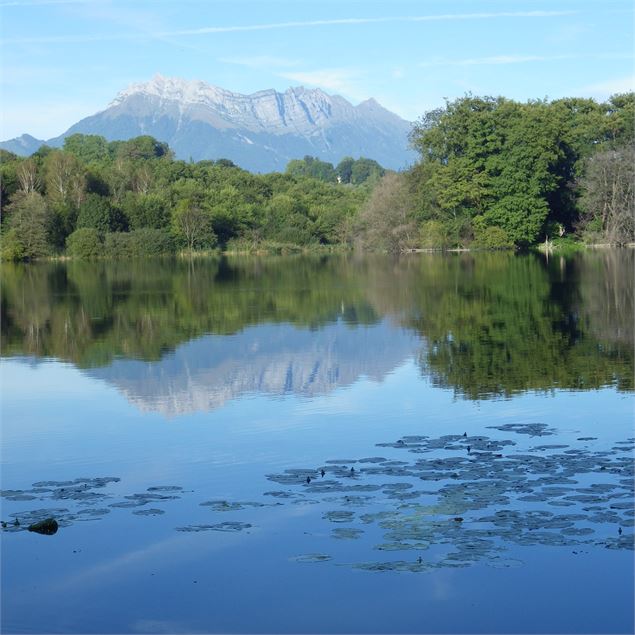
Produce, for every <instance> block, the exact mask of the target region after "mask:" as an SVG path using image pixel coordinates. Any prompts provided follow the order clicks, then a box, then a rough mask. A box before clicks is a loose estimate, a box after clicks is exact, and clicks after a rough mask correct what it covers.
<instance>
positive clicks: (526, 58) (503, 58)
mask: <svg viewBox="0 0 635 635" xmlns="http://www.w3.org/2000/svg"><path fill="white" fill-rule="evenodd" d="M632 57H633V55H632V54H630V53H598V54H592V55H573V54H567V55H492V56H489V57H469V58H464V59H449V58H443V57H436V58H433V59H430V60H426V61H425V62H421V63H420V64H419V66H420V67H422V68H428V67H435V66H496V65H500V64H527V63H529V62H557V61H561V60H584V59H587V60H590V59H597V60H620V59H632Z"/></svg>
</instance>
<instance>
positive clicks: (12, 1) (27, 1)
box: [0, 0, 100, 9]
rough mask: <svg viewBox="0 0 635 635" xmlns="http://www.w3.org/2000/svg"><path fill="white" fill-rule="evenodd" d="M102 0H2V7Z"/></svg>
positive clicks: (87, 2)
mask: <svg viewBox="0 0 635 635" xmlns="http://www.w3.org/2000/svg"><path fill="white" fill-rule="evenodd" d="M99 1H100V0H22V1H20V0H9V2H0V9H4V8H5V7H18V8H19V7H41V6H46V5H56V4H94V3H95V2H99Z"/></svg>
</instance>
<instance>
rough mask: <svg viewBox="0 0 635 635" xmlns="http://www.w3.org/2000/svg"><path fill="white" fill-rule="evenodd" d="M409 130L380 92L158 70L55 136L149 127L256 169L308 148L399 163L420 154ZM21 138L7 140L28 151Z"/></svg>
mask: <svg viewBox="0 0 635 635" xmlns="http://www.w3.org/2000/svg"><path fill="white" fill-rule="evenodd" d="M409 130H410V124H409V123H408V122H407V121H404V120H403V119H401V118H400V117H398V116H397V115H395V114H393V113H391V112H390V111H388V110H386V109H385V108H383V107H382V106H380V105H379V104H378V103H377V102H376V101H375V100H373V99H369V100H367V101H364V102H362V103H361V104H359V105H357V106H353V105H352V104H351V103H350V102H348V101H347V100H346V99H344V98H343V97H340V96H337V95H328V94H326V93H325V92H323V91H322V90H319V89H315V90H310V89H307V88H304V87H296V88H289V89H288V90H287V91H285V92H284V93H278V92H276V91H275V90H263V91H259V92H257V93H253V94H252V95H241V94H238V93H233V92H231V91H228V90H224V89H223V88H218V87H216V86H211V85H210V84H207V83H205V82H202V81H186V80H183V79H173V78H166V77H162V76H160V75H157V76H156V77H154V78H153V79H152V80H150V81H149V82H144V83H140V84H133V85H131V86H129V87H128V88H126V89H125V90H123V91H121V92H120V93H119V94H118V95H117V97H116V98H115V99H114V100H113V101H112V102H111V104H110V105H109V107H108V108H106V110H103V111H101V112H99V113H97V114H95V115H92V116H91V117H86V118H85V119H82V120H81V121H79V122H78V123H76V124H75V125H73V126H71V128H69V129H68V130H67V131H66V132H65V133H64V134H63V135H61V136H60V137H57V138H55V139H51V140H49V141H48V143H49V144H50V145H53V146H57V145H62V144H63V140H64V137H66V136H68V135H71V134H74V133H78V132H79V133H83V134H98V135H102V136H104V137H106V139H108V140H110V141H113V140H117V139H129V138H131V137H135V136H138V135H144V134H147V135H152V136H153V137H156V138H157V139H159V140H160V141H165V142H167V143H168V144H169V145H170V147H171V148H172V150H174V152H175V154H176V156H177V158H180V159H186V160H188V159H193V160H195V161H198V160H201V159H219V158H227V159H231V160H232V161H234V162H235V163H237V164H238V165H240V166H241V167H243V168H245V169H248V170H252V171H257V172H269V171H274V170H283V169H284V168H285V166H286V164H287V163H288V162H289V161H290V160H291V159H298V158H302V157H303V156H305V155H307V154H308V155H312V156H317V157H319V158H320V159H322V160H324V161H331V162H334V163H337V162H339V161H340V160H341V159H342V158H343V157H345V156H353V157H355V158H356V157H359V156H365V157H368V158H371V159H375V160H376V161H378V162H379V163H381V164H382V165H384V166H385V167H389V168H393V169H399V168H403V167H405V166H407V165H408V164H409V163H411V162H412V161H413V159H414V154H413V153H412V151H411V150H410V149H409V148H408V132H409ZM16 141H17V140H15V139H13V140H10V141H7V142H3V143H2V144H0V147H5V148H6V149H8V150H11V151H13V152H16V151H17V152H18V153H19V154H24V152H20V145H19V144H18V143H16ZM28 145H29V149H30V148H31V147H32V146H33V144H32V143H30V144H28Z"/></svg>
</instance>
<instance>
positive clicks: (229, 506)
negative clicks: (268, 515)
mask: <svg viewBox="0 0 635 635" xmlns="http://www.w3.org/2000/svg"><path fill="white" fill-rule="evenodd" d="M273 504H274V505H276V504H278V505H279V504H280V503H273ZM199 505H201V506H202V507H211V508H212V510H213V511H215V512H234V511H239V510H241V509H246V508H248V507H267V506H268V505H267V503H253V502H245V501H241V502H237V501H236V502H233V503H230V502H229V501H226V500H215V501H205V502H203V503H199Z"/></svg>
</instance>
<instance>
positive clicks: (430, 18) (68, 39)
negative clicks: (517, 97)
mask: <svg viewBox="0 0 635 635" xmlns="http://www.w3.org/2000/svg"><path fill="white" fill-rule="evenodd" d="M67 1H70V0H67ZM576 13H577V12H576V11H499V12H491V13H444V14H436V15H434V14H433V15H419V16H397V17H395V16H387V17H379V18H337V19H332V20H305V21H301V22H272V23H265V24H242V25H234V26H207V27H199V28H196V29H177V30H169V31H167V30H166V31H155V32H153V33H147V32H125V33H102V34H100V33H96V34H86V35H51V36H34V37H15V38H6V39H5V40H4V42H5V43H6V44H56V43H63V44H68V43H83V42H106V41H114V40H138V39H147V38H165V37H186V36H200V35H210V34H215V33H239V32H249V31H270V30H277V29H301V28H315V27H323V26H338V25H341V26H350V25H363V24H387V23H405V22H410V23H417V22H438V21H453V20H459V21H465V20H491V19H500V18H551V17H562V16H570V15H574V14H576Z"/></svg>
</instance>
